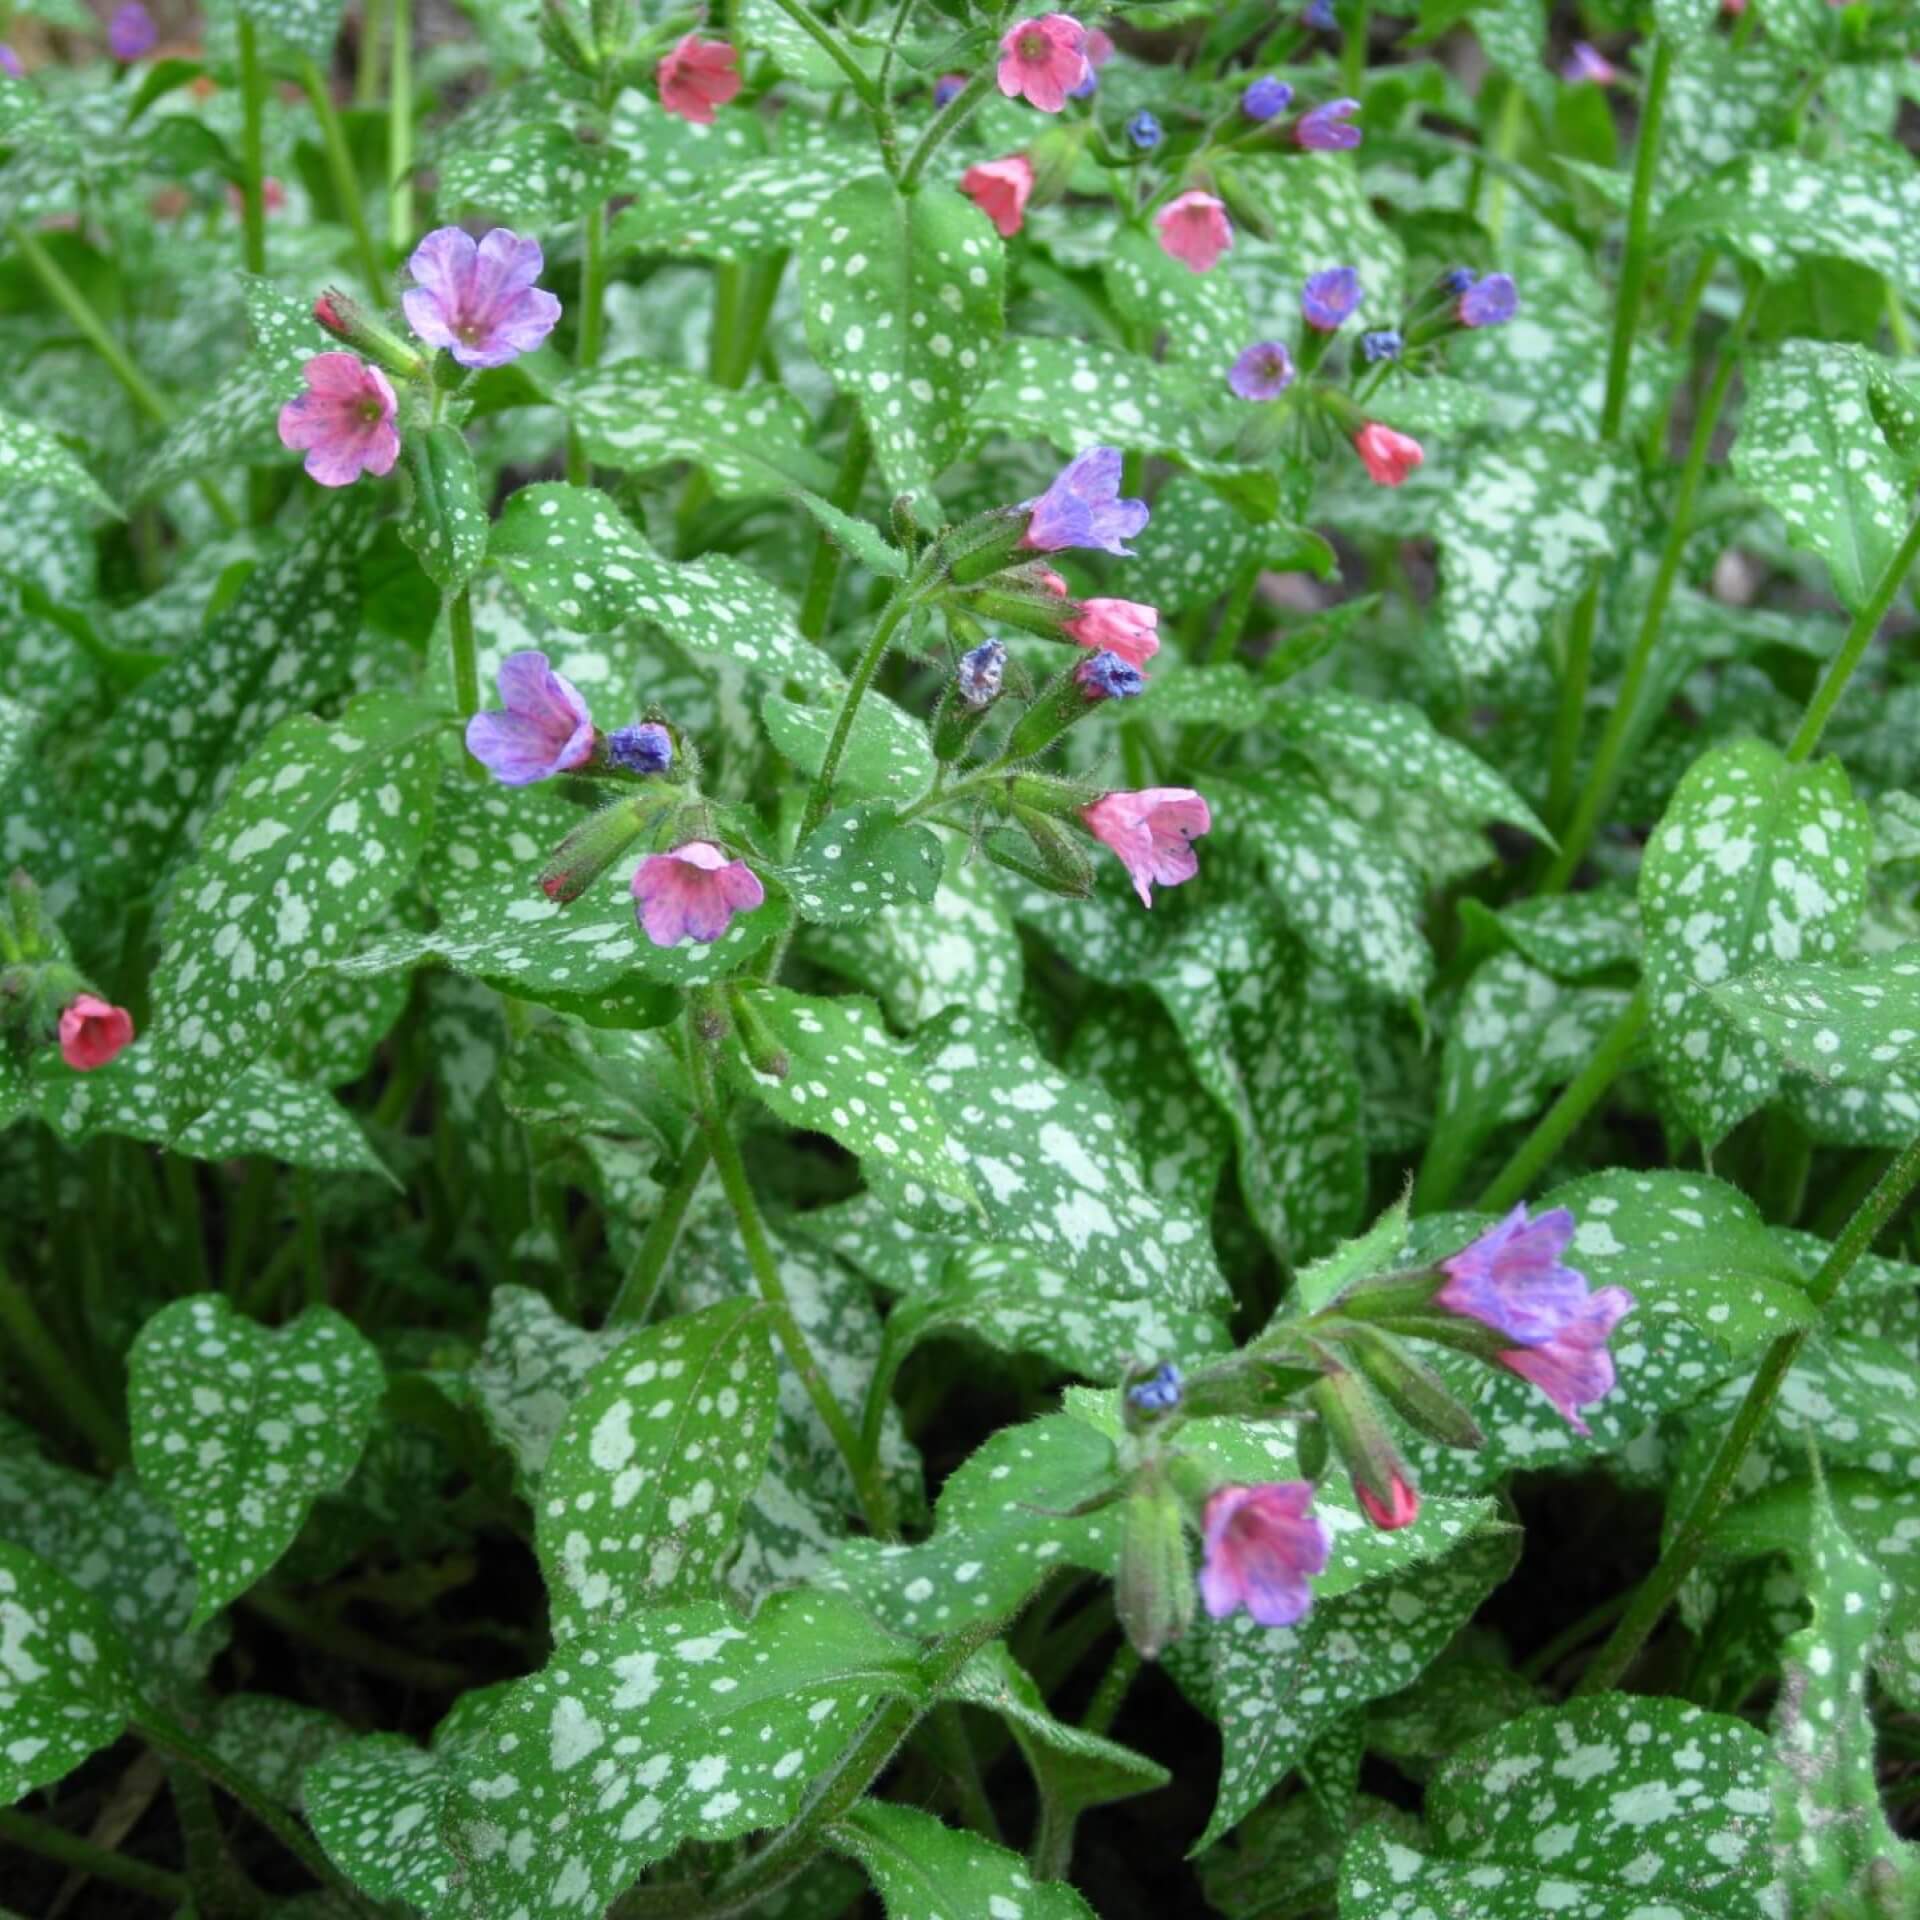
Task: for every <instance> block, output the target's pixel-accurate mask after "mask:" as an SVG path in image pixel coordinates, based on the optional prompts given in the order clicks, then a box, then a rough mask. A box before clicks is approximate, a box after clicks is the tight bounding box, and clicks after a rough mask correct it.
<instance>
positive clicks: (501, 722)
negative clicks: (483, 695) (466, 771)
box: [467, 648, 594, 787]
mask: <svg viewBox="0 0 1920 1920" xmlns="http://www.w3.org/2000/svg"><path fill="white" fill-rule="evenodd" d="M495 679H496V681H497V683H498V685H499V688H500V699H501V706H499V707H495V708H487V709H485V710H483V711H482V712H480V713H476V714H475V715H474V716H473V718H472V719H470V720H469V721H468V722H467V751H468V752H469V753H470V754H472V755H473V757H474V758H475V759H476V760H478V761H479V762H480V764H481V765H482V766H483V767H485V768H486V769H487V771H488V772H489V773H491V774H492V775H493V777H494V778H495V779H496V780H498V781H499V782H500V783H501V784H502V785H503V786H508V787H526V786H531V785H532V784H533V783H534V782H535V781H536V780H548V779H551V778H552V777H553V776H554V775H555V774H557V773H568V772H571V771H572V770H573V769H574V768H576V767H582V766H585V765H586V763H587V762H588V761H589V760H590V759H592V757H593V745H594V741H593V716H592V715H591V714H590V713H589V712H588V711H587V703H586V701H585V700H583V699H582V698H581V696H580V690H579V689H578V688H577V687H576V686H575V685H574V684H573V682H572V681H571V680H568V679H567V678H566V677H565V676H564V675H562V674H558V673H555V672H554V671H553V669H552V668H551V667H550V666H549V665H548V664H547V656H546V655H545V654H544V653H541V652H539V651H538V650H537V649H535V648H527V649H525V650H523V651H521V652H519V653H510V654H508V655H507V657H506V658H505V659H504V660H503V661H501V663H500V670H499V672H498V673H497V674H496V675H495Z"/></svg>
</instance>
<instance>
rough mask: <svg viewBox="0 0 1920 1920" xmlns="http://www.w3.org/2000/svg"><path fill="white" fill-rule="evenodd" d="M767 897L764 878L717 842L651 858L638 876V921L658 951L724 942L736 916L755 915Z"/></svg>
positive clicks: (635, 888) (635, 892)
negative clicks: (682, 944)
mask: <svg viewBox="0 0 1920 1920" xmlns="http://www.w3.org/2000/svg"><path fill="white" fill-rule="evenodd" d="M766 897H767V890H766V888H765V887H763V886H762V885H761V884H760V877H759V875H758V874H756V873H755V872H754V871H753V869H752V868H751V867H750V866H748V865H747V863H746V862H745V861H744V860H729V859H728V858H727V856H726V854H725V853H724V852H722V850H721V849H720V848H718V847H716V846H715V845H714V844H713V842H712V841H711V840H689V841H688V842H687V843H686V845H685V846H682V847H675V848H674V849H673V850H672V851H671V852H670V853H656V854H651V855H649V856H648V857H647V858H646V859H645V860H642V861H641V862H640V864H639V866H638V867H637V868H636V869H635V870H634V875H633V911H634V917H635V918H636V919H637V920H638V921H639V922H640V931H641V932H642V933H644V934H645V935H646V936H647V938H648V939H649V940H651V941H652V942H653V944H654V945H655V946H656V947H677V946H678V945H679V944H680V942H681V941H682V940H698V941H701V942H707V941H713V940H718V939H719V938H720V936H721V935H722V934H723V933H725V932H726V930H727V928H728V927H729V926H730V925H731V924H732V922H733V916H734V915H735V914H736V913H751V912H752V911H753V910H754V908H755V907H757V906H759V905H760V904H761V902H762V901H764V900H765V899H766Z"/></svg>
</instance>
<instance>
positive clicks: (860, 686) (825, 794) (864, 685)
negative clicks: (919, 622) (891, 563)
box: [800, 580, 916, 840]
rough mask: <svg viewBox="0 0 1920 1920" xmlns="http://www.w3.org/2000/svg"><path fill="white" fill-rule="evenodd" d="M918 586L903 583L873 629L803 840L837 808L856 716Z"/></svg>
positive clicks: (831, 740)
mask: <svg viewBox="0 0 1920 1920" xmlns="http://www.w3.org/2000/svg"><path fill="white" fill-rule="evenodd" d="M915 585H916V582H914V581H911V580H908V581H902V582H901V584H900V585H899V586H898V587H896V588H895V589H894V593H893V598H892V599H891V600H889V601H888V602H887V604H886V607H885V608H884V610H883V611H882V612H881V615H880V618H879V621H878V623H877V624H876V625H875V627H874V629H873V638H872V639H871V640H869V641H868V642H867V649H866V651H865V652H864V653H863V654H861V656H860V660H859V664H858V665H857V666H856V667H855V668H854V670H853V678H852V679H851V680H850V681H848V683H847V691H846V697H845V698H844V699H843V700H842V701H841V702H840V712H839V714H838V716H837V717H836V718H835V720H834V723H833V732H832V734H831V735H829V737H828V739H827V755H826V758H825V759H824V760H822V761H821V763H820V777H819V778H818V779H817V780H815V781H814V783H813V791H812V793H810V794H809V795H808V796H807V811H806V814H805V815H804V817H803V818H802V820H801V823H800V838H801V839H803V840H804V839H805V838H806V837H807V835H808V834H810V833H811V832H812V831H813V830H814V828H815V827H817V826H818V825H819V824H820V822H821V821H822V820H824V819H825V818H826V817H827V815H828V814H829V813H830V812H831V811H832V809H833V783H834V780H835V778H836V777H837V776H838V774H839V772H840V761H841V758H842V756H843V755H844V754H845V753H846V750H847V740H848V737H849V736H850V735H851V734H852V732H853V720H854V715H855V714H857V713H858V712H859V711H860V702H861V701H862V700H864V699H865V698H866V697H867V689H868V688H869V687H871V686H872V685H873V677H874V675H875V674H877V673H878V672H879V671H880V662H881V661H882V660H884V659H885V658H886V655H887V648H888V647H889V646H890V645H891V644H892V641H893V636H894V635H895V634H896V633H897V632H898V631H899V630H900V623H901V622H902V621H903V620H905V619H906V617H907V615H908V613H909V612H910V611H911V610H912V607H913V602H914V595H913V591H912V589H913V588H914V587H915Z"/></svg>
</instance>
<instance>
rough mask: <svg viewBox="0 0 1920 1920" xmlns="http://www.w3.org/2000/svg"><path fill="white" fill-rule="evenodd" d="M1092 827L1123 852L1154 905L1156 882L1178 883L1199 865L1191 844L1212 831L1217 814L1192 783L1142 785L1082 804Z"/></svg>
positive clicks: (1143, 897) (1137, 885) (1145, 899)
mask: <svg viewBox="0 0 1920 1920" xmlns="http://www.w3.org/2000/svg"><path fill="white" fill-rule="evenodd" d="M1080 818H1081V819H1082V820H1083V821H1084V822H1085V823H1086V828H1087V831H1088V832H1089V833H1090V834H1092V835H1093V837H1094V838H1095V839H1096V840H1098V841H1099V842H1100V844H1101V845H1102V846H1103V847H1110V848H1111V849H1112V850H1113V851H1114V852H1115V853H1116V854H1118V855H1119V857H1120V864H1121V865H1122V866H1123V867H1125V868H1126V870H1127V872H1128V873H1129V874H1131V875H1132V876H1133V890H1134V892H1135V893H1137V894H1138V895H1139V896H1140V904H1141V905H1142V906H1143V907H1151V906H1152V905H1153V882H1155V881H1156V880H1157V881H1158V882H1159V883H1160V885H1161V886H1163V887H1177V886H1179V885H1180V883H1181V882H1182V881H1183V880H1191V879H1192V878H1193V876H1194V875H1195V874H1196V873H1198V872H1199V871H1200V861H1199V857H1198V856H1197V855H1196V854H1195V853H1194V850H1193V848H1192V847H1191V846H1190V845H1189V844H1188V843H1189V842H1190V841H1193V840H1196V839H1198V838H1199V836H1200V835H1201V834H1203V833H1205V832H1207V831H1208V830H1209V829H1210V828H1211V827H1212V825H1213V815H1212V814H1211V813H1210V812H1208V810H1207V803H1206V802H1205V801H1204V800H1203V799H1201V797H1200V796H1199V795H1198V794H1197V793H1195V792H1194V790H1193V789H1192V788H1191V787H1143V788H1142V789H1141V790H1140V791H1139V792H1138V793H1108V794H1102V795H1101V797H1100V798H1099V799H1098V800H1096V801H1095V802H1094V803H1093V805H1092V806H1090V807H1082V808H1081V809H1080Z"/></svg>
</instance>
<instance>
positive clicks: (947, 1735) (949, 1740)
mask: <svg viewBox="0 0 1920 1920" xmlns="http://www.w3.org/2000/svg"><path fill="white" fill-rule="evenodd" d="M926 1732H927V1736H928V1744H929V1745H931V1747H932V1748H933V1751H934V1753H935V1755H936V1756H937V1757H938V1759H939V1763H940V1768H941V1771H942V1772H944V1773H945V1774H946V1776H947V1779H948V1781H949V1782H950V1783H951V1784H952V1786H953V1790H954V1798H955V1799H956V1801H957V1802H958V1804H959V1812H960V1818H961V1821H962V1822H963V1823H964V1824H965V1825H967V1826H969V1827H971V1828H972V1829H973V1830H974V1832H975V1833H978V1834H982V1835H984V1836H985V1837H986V1838H987V1839H989V1840H991V1841H992V1842H993V1843H994V1845H995V1846H1000V1845H1002V1844H1004V1843H1003V1842H1002V1839H1001V1835H1000V1819H999V1816H998V1815H997V1814H996V1813H995V1812H994V1810H993V1802H992V1801H991V1800H989V1799H988V1798H987V1789H986V1783H985V1782H984V1781H983V1780H982V1779H981V1778H980V1756H979V1755H978V1754H977V1753H975V1752H974V1750H973V1740H972V1737H971V1736H970V1735H969V1734H968V1732H967V1723H966V1721H965V1719H964V1718H963V1717H962V1715H961V1712H960V1706H959V1703H958V1702H957V1701H954V1700H943V1701H941V1703H940V1704H939V1705H938V1706H937V1707H935V1708H934V1710H933V1711H932V1712H931V1713H930V1714H928V1715H927V1719H926Z"/></svg>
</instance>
